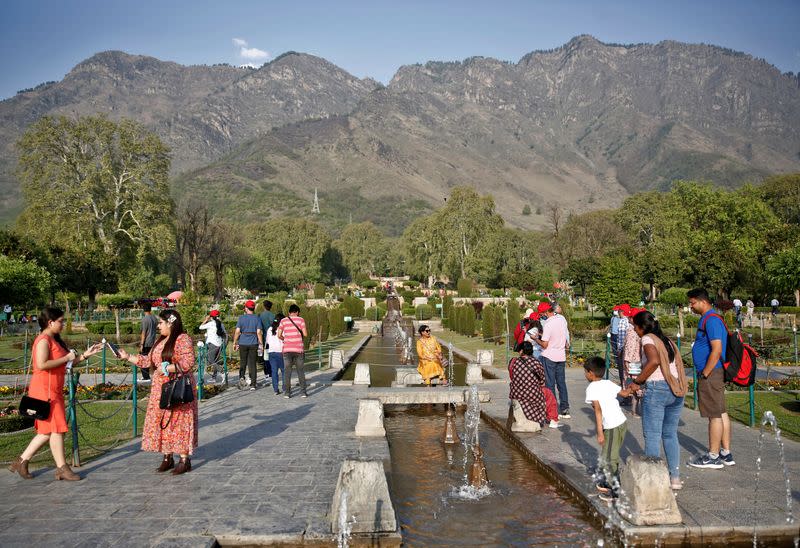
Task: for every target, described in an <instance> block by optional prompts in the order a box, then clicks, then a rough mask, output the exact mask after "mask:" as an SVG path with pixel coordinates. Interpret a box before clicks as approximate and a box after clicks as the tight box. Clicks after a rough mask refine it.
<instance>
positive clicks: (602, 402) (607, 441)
mask: <svg viewBox="0 0 800 548" xmlns="http://www.w3.org/2000/svg"><path fill="white" fill-rule="evenodd" d="M583 370H584V375H585V376H586V380H587V381H589V386H587V387H586V403H588V404H591V406H592V409H594V417H595V425H596V427H597V443H599V444H600V447H601V451H600V459H599V467H600V471H601V472H602V477H598V482H597V489H598V491H600V493H601V495H600V497H601V498H602V499H603V500H606V501H608V500H612V499H614V498H616V497H617V496H618V488H617V486H618V485H619V450H620V449H621V448H622V443H623V442H624V441H625V433H626V432H627V431H628V425H627V422H626V420H627V419H625V414H624V413H623V412H622V409H620V407H619V401H618V400H617V395H618V394H619V393H620V392H621V391H622V389H621V388H620V386H619V385H618V384H616V383H615V382H612V381H610V380H608V379H605V378H604V377H605V375H606V363H605V361H604V360H603V358H600V357H598V356H593V357H591V358H589V359H588V360H586V362H585V363H584V364H583Z"/></svg>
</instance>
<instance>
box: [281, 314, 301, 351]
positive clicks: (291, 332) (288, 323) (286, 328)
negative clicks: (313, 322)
mask: <svg viewBox="0 0 800 548" xmlns="http://www.w3.org/2000/svg"><path fill="white" fill-rule="evenodd" d="M292 322H294V325H292ZM295 325H296V326H297V327H295ZM305 327H306V321H305V320H304V319H303V318H301V317H300V316H292V319H289V318H283V319H282V320H281V323H280V324H279V325H278V329H280V330H281V332H282V333H283V353H284V354H285V353H287V352H302V351H303V333H302V330H303V329H305Z"/></svg>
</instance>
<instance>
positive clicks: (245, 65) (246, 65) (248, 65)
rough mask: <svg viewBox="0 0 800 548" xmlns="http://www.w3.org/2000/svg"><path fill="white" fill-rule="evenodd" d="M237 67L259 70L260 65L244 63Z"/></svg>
mask: <svg viewBox="0 0 800 548" xmlns="http://www.w3.org/2000/svg"><path fill="white" fill-rule="evenodd" d="M239 66H240V67H241V68H247V67H250V68H254V69H257V68H261V65H259V64H256V63H244V64H242V65H239Z"/></svg>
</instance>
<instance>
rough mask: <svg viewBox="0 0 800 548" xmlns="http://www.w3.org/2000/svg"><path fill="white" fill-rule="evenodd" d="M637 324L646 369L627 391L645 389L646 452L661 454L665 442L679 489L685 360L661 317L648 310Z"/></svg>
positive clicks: (673, 480) (672, 480)
mask: <svg viewBox="0 0 800 548" xmlns="http://www.w3.org/2000/svg"><path fill="white" fill-rule="evenodd" d="M633 328H634V329H635V330H636V334H637V335H639V336H640V337H641V338H642V372H641V373H639V374H638V375H636V378H635V379H634V380H633V383H632V384H630V385H629V386H628V389H627V392H633V391H635V390H638V389H639V388H644V389H645V390H644V398H643V400H642V431H643V432H644V454H645V455H646V456H648V457H656V458H658V457H660V456H661V445H662V444H663V446H664V453H665V454H666V456H667V467H668V468H669V478H670V485H671V487H672V488H673V489H675V490H677V489H680V488H681V487H683V483H682V482H681V476H680V446H679V445H678V422H680V418H681V411H682V410H683V398H684V396H686V389H687V382H686V372H685V371H684V369H683V360H682V359H681V354H680V352H678V348H677V347H676V346H675V343H673V342H672V341H671V340H669V338H667V336H666V335H664V333H663V332H662V331H661V326H660V325H659V324H658V320H656V319H655V317H654V316H653V315H652V314H651V313H650V312H648V311H647V310H642V311H640V312H639V313H637V314H636V315H635V316H634V317H633ZM623 392H626V391H623Z"/></svg>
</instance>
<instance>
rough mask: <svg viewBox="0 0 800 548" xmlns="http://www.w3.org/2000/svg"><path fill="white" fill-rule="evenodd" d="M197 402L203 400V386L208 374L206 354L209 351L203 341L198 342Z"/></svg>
mask: <svg viewBox="0 0 800 548" xmlns="http://www.w3.org/2000/svg"><path fill="white" fill-rule="evenodd" d="M197 349H198V350H197V400H198V401H202V400H203V384H204V380H203V379H204V377H205V373H206V353H207V352H208V349H207V348H206V345H205V343H204V342H203V341H198V342H197Z"/></svg>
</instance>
